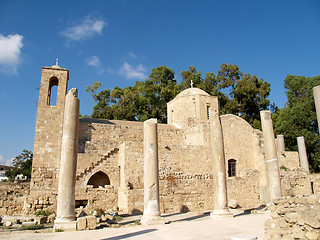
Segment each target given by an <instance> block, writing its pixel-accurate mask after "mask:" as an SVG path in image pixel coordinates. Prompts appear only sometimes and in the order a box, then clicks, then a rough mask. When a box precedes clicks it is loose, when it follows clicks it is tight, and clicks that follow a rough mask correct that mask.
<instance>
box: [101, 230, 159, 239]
mask: <svg viewBox="0 0 320 240" xmlns="http://www.w3.org/2000/svg"><path fill="white" fill-rule="evenodd" d="M157 230H158V229H146V230H141V231H137V232H133V233H127V234H123V235H119V236H116V237H110V238H103V239H100V240H120V239H125V238H131V237H135V236H138V235H142V234H146V233H150V232H154V231H157Z"/></svg>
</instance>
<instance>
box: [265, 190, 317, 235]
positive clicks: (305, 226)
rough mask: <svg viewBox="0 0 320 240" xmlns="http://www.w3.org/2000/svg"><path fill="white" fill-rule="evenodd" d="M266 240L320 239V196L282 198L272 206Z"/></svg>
mask: <svg viewBox="0 0 320 240" xmlns="http://www.w3.org/2000/svg"><path fill="white" fill-rule="evenodd" d="M270 210H271V217H272V219H269V220H267V221H266V223H265V229H266V234H265V240H273V239H296V240H299V239H301V240H318V239H320V195H319V194H317V195H316V194H313V195H310V196H308V197H306V196H297V197H292V198H281V199H278V200H276V201H274V202H273V204H272V205H271V206H270Z"/></svg>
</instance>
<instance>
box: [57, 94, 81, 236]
mask: <svg viewBox="0 0 320 240" xmlns="http://www.w3.org/2000/svg"><path fill="white" fill-rule="evenodd" d="M78 132H79V100H78V90H77V89H76V88H73V89H71V90H70V91H69V92H68V94H67V96H66V102H65V111H64V122H63V132H62V147H61V159H60V174H59V186H58V199H57V218H56V220H55V223H54V229H63V230H64V231H74V230H76V222H75V182H76V168H77V150H78Z"/></svg>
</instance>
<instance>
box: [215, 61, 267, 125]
mask: <svg viewBox="0 0 320 240" xmlns="http://www.w3.org/2000/svg"><path fill="white" fill-rule="evenodd" d="M217 80H218V89H219V90H221V91H223V92H226V94H227V97H226V100H225V105H223V106H222V111H221V112H222V113H231V114H235V115H237V116H240V117H242V118H243V119H245V120H246V121H248V122H249V123H250V124H251V125H253V126H254V127H258V126H259V125H260V111H261V110H265V109H268V108H269V107H270V100H269V99H268V96H269V94H270V83H268V82H266V81H264V80H263V79H262V78H261V79H260V80H259V79H258V77H257V76H256V75H252V76H251V74H249V73H246V74H243V73H242V72H240V70H239V67H238V66H237V65H231V64H222V65H221V67H220V70H219V72H218V75H217Z"/></svg>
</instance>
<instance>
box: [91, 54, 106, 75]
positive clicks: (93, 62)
mask: <svg viewBox="0 0 320 240" xmlns="http://www.w3.org/2000/svg"><path fill="white" fill-rule="evenodd" d="M87 63H88V65H89V66H93V67H95V68H96V69H97V70H98V73H99V74H102V73H104V71H105V68H104V67H103V66H102V64H101V61H100V59H99V57H97V56H92V57H90V58H89V59H88V60H87Z"/></svg>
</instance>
